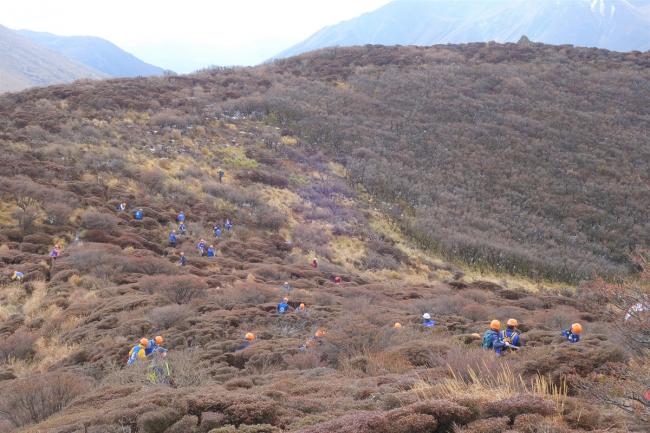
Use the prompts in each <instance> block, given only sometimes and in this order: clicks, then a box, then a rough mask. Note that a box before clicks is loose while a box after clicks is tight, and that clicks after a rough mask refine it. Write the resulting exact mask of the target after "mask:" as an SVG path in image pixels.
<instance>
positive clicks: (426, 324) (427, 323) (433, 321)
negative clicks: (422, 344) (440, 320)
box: [422, 319, 436, 328]
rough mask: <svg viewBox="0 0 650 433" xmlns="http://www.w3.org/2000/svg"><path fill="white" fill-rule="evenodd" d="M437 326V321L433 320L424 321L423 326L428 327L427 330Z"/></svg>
mask: <svg viewBox="0 0 650 433" xmlns="http://www.w3.org/2000/svg"><path fill="white" fill-rule="evenodd" d="M435 325H436V321H435V320H433V319H423V320H422V326H426V327H427V328H431V327H433V326H435Z"/></svg>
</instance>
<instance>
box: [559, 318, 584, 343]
mask: <svg viewBox="0 0 650 433" xmlns="http://www.w3.org/2000/svg"><path fill="white" fill-rule="evenodd" d="M580 334H582V325H581V324H579V323H574V324H573V325H571V327H570V328H569V329H565V330H563V331H562V336H563V337H564V338H566V339H567V340H568V341H569V342H571V343H577V342H578V341H580Z"/></svg>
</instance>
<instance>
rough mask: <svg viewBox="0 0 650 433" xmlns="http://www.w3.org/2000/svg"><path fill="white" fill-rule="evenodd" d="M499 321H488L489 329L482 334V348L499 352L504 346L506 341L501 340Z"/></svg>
mask: <svg viewBox="0 0 650 433" xmlns="http://www.w3.org/2000/svg"><path fill="white" fill-rule="evenodd" d="M499 331H501V322H499V321H498V320H493V321H491V322H490V329H488V330H487V331H485V334H483V349H485V350H494V351H495V352H496V353H497V354H501V350H502V349H503V348H504V347H505V345H506V343H504V342H503V340H501V334H500V333H499Z"/></svg>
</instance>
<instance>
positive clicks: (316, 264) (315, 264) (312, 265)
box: [311, 257, 318, 269]
mask: <svg viewBox="0 0 650 433" xmlns="http://www.w3.org/2000/svg"><path fill="white" fill-rule="evenodd" d="M311 267H312V268H314V269H316V268H318V259H317V258H316V257H314V260H312V261H311Z"/></svg>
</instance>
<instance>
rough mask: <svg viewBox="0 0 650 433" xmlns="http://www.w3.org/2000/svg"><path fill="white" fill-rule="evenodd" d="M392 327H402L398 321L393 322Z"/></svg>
mask: <svg viewBox="0 0 650 433" xmlns="http://www.w3.org/2000/svg"><path fill="white" fill-rule="evenodd" d="M393 328H394V329H401V328H402V324H401V323H399V322H395V324H394V325H393Z"/></svg>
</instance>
